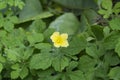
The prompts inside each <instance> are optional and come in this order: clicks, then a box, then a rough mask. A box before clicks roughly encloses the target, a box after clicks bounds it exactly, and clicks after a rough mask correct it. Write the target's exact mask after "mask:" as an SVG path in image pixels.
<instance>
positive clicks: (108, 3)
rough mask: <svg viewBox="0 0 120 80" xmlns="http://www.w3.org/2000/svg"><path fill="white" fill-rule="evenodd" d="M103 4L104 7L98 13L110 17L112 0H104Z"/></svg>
mask: <svg viewBox="0 0 120 80" xmlns="http://www.w3.org/2000/svg"><path fill="white" fill-rule="evenodd" d="M101 6H102V8H103V9H100V10H99V11H98V13H100V14H102V15H103V17H104V18H109V16H110V15H111V14H112V0H102V3H101Z"/></svg>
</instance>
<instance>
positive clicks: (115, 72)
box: [108, 67, 120, 80]
mask: <svg viewBox="0 0 120 80" xmlns="http://www.w3.org/2000/svg"><path fill="white" fill-rule="evenodd" d="M108 76H109V77H110V79H114V80H120V67H114V68H112V69H110V72H109V73H108Z"/></svg>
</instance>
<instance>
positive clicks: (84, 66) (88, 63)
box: [78, 55, 97, 72]
mask: <svg viewBox="0 0 120 80" xmlns="http://www.w3.org/2000/svg"><path fill="white" fill-rule="evenodd" d="M96 64H97V61H96V59H92V58H91V57H89V56H87V55H84V56H81V57H80V60H79V65H78V68H79V69H80V70H81V71H83V72H88V71H91V70H92V69H94V66H95V65H96Z"/></svg>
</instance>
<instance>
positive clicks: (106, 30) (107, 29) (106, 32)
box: [103, 27, 110, 37]
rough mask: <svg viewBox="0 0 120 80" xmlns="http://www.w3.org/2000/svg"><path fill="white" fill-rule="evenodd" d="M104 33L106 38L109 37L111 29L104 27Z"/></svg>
mask: <svg viewBox="0 0 120 80" xmlns="http://www.w3.org/2000/svg"><path fill="white" fill-rule="evenodd" d="M103 33H104V36H105V37H106V36H108V35H109V33H110V28H109V27H104V29H103Z"/></svg>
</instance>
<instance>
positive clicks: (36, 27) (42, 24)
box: [29, 19, 46, 33]
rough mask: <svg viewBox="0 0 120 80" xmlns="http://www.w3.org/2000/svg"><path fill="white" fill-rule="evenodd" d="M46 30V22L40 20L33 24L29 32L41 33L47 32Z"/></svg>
mask: <svg viewBox="0 0 120 80" xmlns="http://www.w3.org/2000/svg"><path fill="white" fill-rule="evenodd" d="M45 28H46V24H45V22H43V21H42V20H40V19H39V20H35V21H33V22H32V24H31V25H30V27H29V30H30V31H33V30H34V31H35V32H37V33H41V32H43V31H44V30H45Z"/></svg>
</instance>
